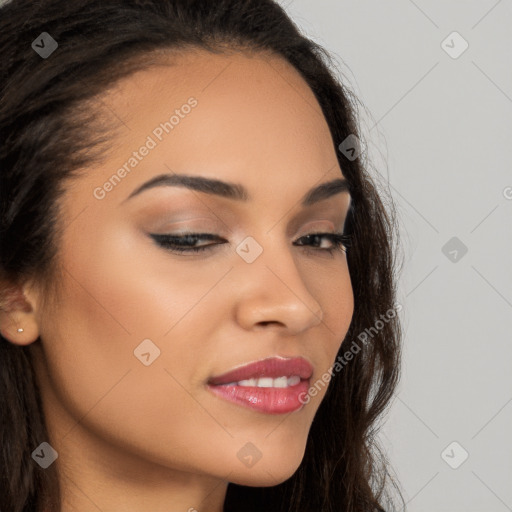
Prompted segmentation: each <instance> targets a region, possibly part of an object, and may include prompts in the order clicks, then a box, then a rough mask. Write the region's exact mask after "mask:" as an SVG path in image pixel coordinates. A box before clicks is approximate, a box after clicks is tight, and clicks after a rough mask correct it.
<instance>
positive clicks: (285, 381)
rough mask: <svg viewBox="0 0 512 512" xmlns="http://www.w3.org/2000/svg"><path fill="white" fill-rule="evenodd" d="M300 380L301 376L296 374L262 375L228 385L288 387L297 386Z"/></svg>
mask: <svg viewBox="0 0 512 512" xmlns="http://www.w3.org/2000/svg"><path fill="white" fill-rule="evenodd" d="M299 382H300V377H299V376H298V375H294V376H293V377H284V376H283V377H277V378H276V379H273V378H272V377H260V378H259V379H245V380H241V381H239V382H230V383H229V384H228V385H232V386H233V385H236V386H252V387H258V388H287V387H289V386H295V385H296V384H298V383H299Z"/></svg>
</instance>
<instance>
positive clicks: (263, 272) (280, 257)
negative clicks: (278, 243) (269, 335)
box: [235, 247, 323, 334]
mask: <svg viewBox="0 0 512 512" xmlns="http://www.w3.org/2000/svg"><path fill="white" fill-rule="evenodd" d="M238 265H239V268H237V274H238V275H239V276H240V277H239V278H237V281H238V283H239V286H237V289H236V301H235V303H236V318H237V321H238V323H239V325H240V326H242V327H243V328H244V329H248V330H250V329H254V328H255V327H257V328H258V327H262V326H267V325H268V324H275V325H276V326H277V328H279V329H283V330H286V331H288V334H299V333H301V332H303V331H305V330H307V329H310V328H312V327H314V326H316V325H318V324H320V323H321V322H322V320H323V311H322V308H321V306H320V304H319V303H318V301H317V300H316V299H315V297H314V296H313V295H312V293H311V291H310V290H309V289H308V286H307V283H306V282H305V280H304V277H303V276H302V275H301V273H300V271H299V269H298V268H297V265H296V262H295V261H294V258H293V255H292V254H291V252H290V250H286V249H283V248H280V249H277V248H276V249H274V250H272V251H271V250H270V249H269V248H268V247H267V249H264V250H263V252H262V253H261V255H260V256H259V257H258V258H257V259H256V260H255V261H254V262H252V263H250V264H248V263H245V262H244V261H240V262H238ZM303 272H305V271H303Z"/></svg>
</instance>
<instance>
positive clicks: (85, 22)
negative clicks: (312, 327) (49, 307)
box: [0, 0, 403, 512]
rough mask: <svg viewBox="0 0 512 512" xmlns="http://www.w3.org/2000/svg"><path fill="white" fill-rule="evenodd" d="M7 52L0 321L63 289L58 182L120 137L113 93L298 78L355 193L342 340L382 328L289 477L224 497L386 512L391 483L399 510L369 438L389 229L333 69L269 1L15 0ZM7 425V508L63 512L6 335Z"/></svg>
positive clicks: (391, 220) (384, 332)
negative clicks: (233, 63) (261, 76)
mask: <svg viewBox="0 0 512 512" xmlns="http://www.w3.org/2000/svg"><path fill="white" fill-rule="evenodd" d="M42 32H48V33H49V34H50V35H51V36H52V37H53V38H54V39H55V40H56V41H57V42H58V45H59V46H58V48H57V50H56V51H55V52H54V53H53V54H52V55H51V56H50V57H49V58H47V59H44V58H41V56H40V55H38V53H36V51H34V49H33V48H32V43H33V41H34V40H36V38H38V36H39V35H40V34H41V33H42ZM0 49H1V55H2V58H1V59H0V75H1V77H2V79H1V81H0V283H1V286H2V288H1V293H0V308H2V309H3V310H4V312H7V314H8V312H9V308H10V307H12V304H13V302H14V301H15V300H16V297H17V295H16V290H17V289H18V288H17V286H19V285H20V283H22V282H24V280H25V279H28V278H29V277H32V278H33V277H36V278H37V279H38V282H39V283H41V284H42V285H43V286H44V287H45V289H47V290H50V288H51V287H52V286H53V285H55V283H58V282H59V275H58V269H57V267H56V265H55V257H56V254H57V251H58V247H59V234H61V233H62V228H63V226H62V222H63V220H62V219H61V218H60V217H59V209H58V205H59V203H58V200H59V198H60V197H61V194H63V193H64V192H65V186H64V184H65V180H68V179H70V178H72V177H73V176H77V175H78V173H79V171H80V172H87V166H90V165H91V164H93V163H96V162H98V161H101V158H102V157H103V156H104V155H105V154H107V152H108V150H109V141H110V140H111V138H112V133H113V131H112V130H113V129H114V126H113V125H109V124H108V123H106V122H103V121H101V119H102V117H101V116H100V115H99V111H100V109H99V107H100V104H101V94H102V93H104V92H105V91H106V90H108V88H110V87H112V86H114V85H115V83H116V82H117V81H118V80H119V79H121V78H123V77H126V76H129V75H130V74H131V73H133V72H135V71H138V70H143V69H147V68H148V67H149V66H152V65H154V64H157V63H159V62H163V60H162V59H160V60H159V58H160V57H164V56H166V55H167V56H168V55H170V54H172V53H173V52H174V53H177V52H186V51H187V50H197V49H199V50H201V49H202V50H206V51H209V52H213V53H229V52H246V51H248V52H262V53H266V54H267V55H269V54H272V55H277V56H279V57H281V58H282V59H284V60H285V61H287V62H288V63H290V64H291V65H292V66H293V67H294V68H295V69H296V70H297V71H298V72H299V73H300V75H301V76H302V77H303V79H304V80H305V81H306V82H307V84H308V85H309V87H310V88H311V90H312V91H313V93H314V94H315V96H316V98H317V100H318V102H319V104H320V106H321V108H322V111H323V114H324V116H325V118H326V121H327V123H328V126H329V129H330V132H331V134H332V138H333V141H334V143H335V144H336V154H337V157H338V160H339V163H340V165H341V168H342V169H343V173H344V175H345V176H346V178H347V180H348V181H349V185H350V191H351V195H352V205H351V208H350V210H349V214H348V217H347V219H346V223H345V232H346V233H347V234H348V235H351V236H352V237H353V241H354V242H353V243H352V246H351V247H350V248H349V250H348V254H347V261H348V266H349V272H350V278H351V282H352V287H353V292H354V300H355V304H354V315H353V318H352V321H351V324H350V328H349V331H348V333H347V336H346V340H349V339H352V338H354V339H355V338H356V337H357V336H358V335H359V334H360V333H362V332H366V331H365V330H366V329H369V328H372V327H373V326H375V325H376V324H377V323H378V322H379V321H380V323H381V324H384V325H383V326H382V327H381V328H379V329H375V328H374V329H373V330H374V331H376V332H375V333H374V334H373V335H372V337H371V340H369V342H367V343H364V344H362V345H361V346H360V351H359V352H358V353H357V355H356V356H355V357H354V358H353V360H352V361H350V363H349V364H347V365H346V366H344V367H343V369H342V370H341V371H338V372H333V378H332V380H331V382H330V385H329V387H328V390H327V392H326V395H325V397H324V400H323V402H322V403H321V405H320V408H319V410H318V412H317V414H316V416H315V418H314V421H313V424H312V426H311V429H310V433H309V437H308V440H307V445H306V450H305V454H304V458H303V460H302V462H301V464H300V466H299V468H298V469H297V471H296V472H295V473H294V474H293V476H292V477H290V478H289V479H288V480H286V481H285V482H282V483H281V484H279V485H276V486H272V487H262V488H259V487H246V486H241V485H236V484H233V483H231V484H229V486H228V491H227V495H226V501H225V505H224V511H225V512H241V511H253V512H255V511H265V512H273V511H276V512H277V511H282V512H284V511H288V512H305V511H315V512H335V511H336V512H340V511H345V512H349V511H350V512H369V511H377V510H381V511H382V510H386V511H387V512H389V511H391V510H394V509H395V508H394V507H395V505H394V500H393V493H391V492H389V487H390V486H389V483H391V484H392V487H394V489H395V491H397V494H399V495H400V498H401V499H402V502H403V498H402V496H401V493H400V490H399V488H398V484H397V482H396V480H395V478H394V477H393V476H392V473H391V470H390V464H389V461H388V460H387V459H386V456H385V455H384V454H383V451H382V450H381V449H380V448H379V444H378V439H377V438H376V435H377V433H378V431H379V428H380V421H379V422H378V421H377V420H380V419H381V416H382V415H383V413H384V412H385V410H387V407H388V405H389V402H390V399H391V398H392V396H393V393H394V391H395V388H396V386H397V384H398V381H399V371H400V357H401V355H400V351H401V336H402V335H401V327H400V322H399V319H398V316H393V317H392V318H389V319H388V320H387V321H386V322H385V323H384V322H382V321H381V319H382V314H383V313H385V312H387V311H389V310H391V309H394V308H396V303H395V298H396V281H397V272H396V270H397V266H396V258H395V255H396V251H395V247H394V245H393V242H394V240H395V239H398V232H397V230H396V229H395V228H396V225H397V222H396V220H395V219H396V217H395V213H394V212H395V210H394V207H393V202H392V200H389V201H388V203H386V201H384V199H383V197H384V191H383V190H379V191H378V187H377V185H376V182H375V181H374V180H373V179H372V178H371V177H370V174H369V172H368V170H369V168H370V167H371V164H370V163H368V161H367V160H366V161H363V158H364V153H363V154H362V155H361V156H360V157H359V158H356V159H353V158H347V157H346V156H344V154H343V153H342V152H341V151H339V150H338V145H339V144H340V143H341V142H342V141H344V140H345V139H346V138H347V137H348V136H349V135H351V134H353V135H356V136H358V137H359V139H361V135H360V130H359V121H358V115H359V114H358V113H359V111H358V106H360V105H362V103H361V102H360V101H359V100H358V99H357V98H356V97H355V95H354V94H353V93H352V92H351V91H349V90H348V89H347V88H346V86H345V85H344V84H342V83H341V80H339V79H337V78H336V74H335V73H334V72H333V71H332V69H333V68H334V67H335V63H333V60H332V57H331V56H330V55H329V54H328V53H327V52H326V50H325V49H323V48H322V47H321V46H319V45H318V44H316V43H314V42H312V41H311V40H310V39H308V38H307V37H305V36H304V35H302V33H301V32H300V30H299V29H298V28H297V26H296V25H295V24H294V23H293V22H292V21H291V19H290V18H289V17H288V15H287V14H286V12H285V11H284V9H283V8H282V7H281V6H280V5H279V4H278V3H277V2H275V1H273V0H147V1H146V0H140V1H137V0H40V1H37V2H36V1H33V0H11V1H10V2H8V3H6V4H5V5H3V6H2V7H1V8H0ZM388 199H389V198H388ZM379 319H380V320H379ZM36 343H40V340H39V339H38V340H36ZM346 346H347V342H344V343H343V344H342V346H341V349H340V352H339V355H342V354H343V352H344V351H346ZM0 415H1V416H0V417H1V420H0V421H1V423H0V442H1V448H0V449H1V452H0V510H2V511H4V512H33V511H36V510H37V511H41V510H42V509H43V508H44V509H45V510H47V511H48V512H58V511H59V510H60V506H61V497H60V489H59V475H58V472H57V465H56V464H53V465H52V466H50V467H49V468H48V469H41V468H40V467H39V466H38V465H37V464H36V463H34V461H33V460H32V458H31V453H32V452H33V450H34V449H35V448H36V447H37V446H38V445H39V444H40V443H41V442H42V441H45V440H48V438H49V436H48V432H47V428H46V424H45V416H44V411H43V408H42V403H41V399H40V394H39V389H38V382H37V379H36V375H35V373H34V367H33V363H32V358H31V350H30V345H28V346H16V345H15V344H13V343H10V342H8V341H7V340H6V339H5V338H3V337H2V336H0Z"/></svg>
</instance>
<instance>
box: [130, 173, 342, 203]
mask: <svg viewBox="0 0 512 512" xmlns="http://www.w3.org/2000/svg"><path fill="white" fill-rule="evenodd" d="M161 186H170V187H185V188H188V189H191V190H197V191H198V192H203V193H206V194H213V195H217V196H220V197H224V198H227V199H234V200H237V201H249V200H250V198H251V196H250V194H249V192H248V191H247V189H246V188H245V187H244V186H243V185H240V184H236V183H228V182H225V181H221V180H218V179H215V178H205V177H203V176H190V175H187V174H160V175H158V176H155V177H154V178H152V179H150V180H149V181H146V182H145V183H143V184H142V185H140V186H139V187H138V188H136V189H135V190H134V191H133V192H132V193H131V194H130V195H129V196H128V197H127V198H126V199H124V201H122V202H123V203H124V202H125V201H127V200H128V199H131V198H132V197H134V196H136V195H138V194H140V193H141V192H143V191H144V190H148V189H150V188H154V187H161ZM343 192H346V193H348V194H349V195H350V184H349V182H348V181H347V180H346V179H345V178H337V179H334V180H332V181H327V182H325V183H322V184H320V185H318V186H316V187H313V188H312V189H311V190H309V191H308V192H307V193H306V194H305V195H304V196H303V198H302V200H301V206H303V207H306V206H311V205H312V204H314V203H317V202H319V201H322V200H324V199H328V198H330V197H332V196H334V195H336V194H340V193H343Z"/></svg>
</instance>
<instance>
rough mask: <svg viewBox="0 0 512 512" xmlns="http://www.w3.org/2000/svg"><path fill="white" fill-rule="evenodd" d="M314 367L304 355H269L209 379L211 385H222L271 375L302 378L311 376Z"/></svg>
mask: <svg viewBox="0 0 512 512" xmlns="http://www.w3.org/2000/svg"><path fill="white" fill-rule="evenodd" d="M312 374H313V367H312V366H311V364H310V363H309V362H308V361H306V359H304V358H302V357H294V358H290V359H285V358H282V357H269V358H266V359H263V360H261V361H256V362H254V363H250V364H246V365H244V366H240V367H238V368H235V369H234V370H232V371H230V372H227V373H223V374H222V375H217V376H214V377H212V378H210V379H209V381H208V384H210V385H211V386H220V385H223V384H230V383H233V382H239V381H242V380H248V379H259V378H260V377H269V378H272V379H277V378H279V377H288V378H289V377H293V376H298V377H300V378H301V380H307V379H310V378H311V375H312Z"/></svg>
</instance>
